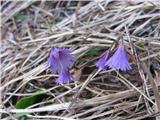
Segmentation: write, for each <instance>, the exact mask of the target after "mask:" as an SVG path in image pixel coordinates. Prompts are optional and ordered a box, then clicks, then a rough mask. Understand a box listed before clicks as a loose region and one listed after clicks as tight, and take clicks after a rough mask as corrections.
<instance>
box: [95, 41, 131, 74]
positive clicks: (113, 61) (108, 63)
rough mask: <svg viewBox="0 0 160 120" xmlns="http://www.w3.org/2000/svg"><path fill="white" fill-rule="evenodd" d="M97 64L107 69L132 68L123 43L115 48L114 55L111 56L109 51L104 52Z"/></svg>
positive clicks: (123, 69)
mask: <svg viewBox="0 0 160 120" xmlns="http://www.w3.org/2000/svg"><path fill="white" fill-rule="evenodd" d="M96 65H97V67H99V68H101V69H105V68H107V67H110V68H113V69H116V70H122V71H126V70H130V69H132V68H131V65H130V63H129V61H128V56H127V52H126V50H125V47H124V45H123V44H120V45H119V46H118V47H117V48H116V49H115V52H114V54H113V56H111V57H110V58H109V51H106V52H105V53H103V54H102V55H101V56H100V58H99V60H98V61H97V63H96Z"/></svg>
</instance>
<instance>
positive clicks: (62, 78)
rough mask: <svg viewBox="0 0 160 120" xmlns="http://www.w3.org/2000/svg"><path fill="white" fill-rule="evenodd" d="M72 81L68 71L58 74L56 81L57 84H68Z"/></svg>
mask: <svg viewBox="0 0 160 120" xmlns="http://www.w3.org/2000/svg"><path fill="white" fill-rule="evenodd" d="M72 80H73V76H72V75H71V74H70V72H69V71H63V72H61V73H60V74H59V78H58V79H57V80H56V83H57V84H65V83H69V82H70V81H72Z"/></svg>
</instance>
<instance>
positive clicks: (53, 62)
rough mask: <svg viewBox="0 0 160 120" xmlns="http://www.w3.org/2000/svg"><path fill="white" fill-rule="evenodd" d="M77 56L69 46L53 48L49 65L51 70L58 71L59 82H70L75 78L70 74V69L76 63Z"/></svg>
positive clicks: (57, 81)
mask: <svg viewBox="0 0 160 120" xmlns="http://www.w3.org/2000/svg"><path fill="white" fill-rule="evenodd" d="M74 60H75V57H74V55H73V54H71V51H70V50H69V49H67V48H52V49H51V52H50V55H49V58H48V60H47V65H48V66H49V67H50V69H51V72H52V73H55V72H57V73H58V74H59V78H58V79H57V80H56V83H58V84H65V83H69V82H70V81H71V80H73V76H72V75H71V74H70V72H69V69H70V68H71V67H72V65H73V63H74Z"/></svg>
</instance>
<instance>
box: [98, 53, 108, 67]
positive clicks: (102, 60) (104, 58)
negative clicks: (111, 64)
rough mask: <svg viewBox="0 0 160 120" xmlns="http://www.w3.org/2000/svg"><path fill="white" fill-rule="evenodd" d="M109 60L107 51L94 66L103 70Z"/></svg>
mask: <svg viewBox="0 0 160 120" xmlns="http://www.w3.org/2000/svg"><path fill="white" fill-rule="evenodd" d="M108 58H109V51H108V50H107V51H105V52H104V53H103V54H102V55H101V56H100V58H99V60H98V61H97V62H96V66H97V67H99V68H101V69H105V68H106V67H107V66H106V65H105V64H106V62H107V60H108Z"/></svg>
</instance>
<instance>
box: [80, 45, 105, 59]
mask: <svg viewBox="0 0 160 120" xmlns="http://www.w3.org/2000/svg"><path fill="white" fill-rule="evenodd" d="M103 49H104V48H103V47H95V48H92V49H90V50H89V51H88V52H87V53H86V54H85V55H84V56H97V55H99V54H100V52H101V50H103ZM84 56H83V57H84Z"/></svg>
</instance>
